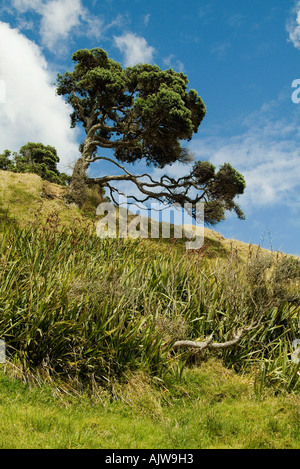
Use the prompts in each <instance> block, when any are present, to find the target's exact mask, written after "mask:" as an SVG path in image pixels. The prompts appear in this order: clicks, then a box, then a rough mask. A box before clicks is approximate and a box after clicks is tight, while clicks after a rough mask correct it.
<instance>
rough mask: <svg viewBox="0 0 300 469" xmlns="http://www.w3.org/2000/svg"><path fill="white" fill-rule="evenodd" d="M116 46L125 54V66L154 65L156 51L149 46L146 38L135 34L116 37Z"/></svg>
mask: <svg viewBox="0 0 300 469" xmlns="http://www.w3.org/2000/svg"><path fill="white" fill-rule="evenodd" d="M114 41H115V45H116V46H117V47H118V49H119V50H120V51H121V52H122V53H123V54H124V57H125V60H124V63H125V66H126V67H129V66H132V65H136V64H139V63H152V62H153V56H154V53H155V49H154V48H153V47H151V46H149V45H148V43H147V41H146V39H145V38H143V37H140V36H137V35H136V34H133V33H125V34H123V35H122V36H114Z"/></svg>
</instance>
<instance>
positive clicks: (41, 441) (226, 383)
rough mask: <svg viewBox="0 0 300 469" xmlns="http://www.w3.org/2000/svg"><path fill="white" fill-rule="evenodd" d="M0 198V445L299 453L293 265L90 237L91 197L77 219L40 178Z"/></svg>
mask: <svg viewBox="0 0 300 469" xmlns="http://www.w3.org/2000/svg"><path fill="white" fill-rule="evenodd" d="M0 187H1V213H0V236H1V237H0V259H1V268H0V277H1V282H0V338H1V339H4V340H5V342H6V349H7V363H6V364H4V365H0V366H1V368H2V369H1V373H2V374H1V376H0V384H1V389H2V394H1V393H0V406H1V407H0V412H1V417H2V419H5V420H7V418H8V416H9V418H8V421H9V422H10V423H9V425H7V426H6V427H5V428H4V427H1V428H0V446H2V447H16V445H20V447H30V446H32V447H43V446H44V447H46V446H47V445H50V447H89V446H90V447H107V448H108V447H114V445H115V447H124V448H130V447H141V448H142V447H147V446H148V447H150V448H155V447H157V448H161V447H168V448H172V447H174V448H186V447H188V446H187V445H193V446H191V447H199V448H200V447H201V448H203V447H283V445H286V446H287V447H297V445H298V446H299V435H300V432H299V425H298V424H297V423H296V421H295V420H293V417H292V414H293V412H295V408H296V406H297V405H299V402H300V401H299V399H300V397H299V391H300V379H299V378H300V377H299V373H300V367H299V364H297V363H295V361H293V360H291V357H292V354H293V352H294V349H293V341H294V340H296V339H298V338H300V337H299V324H300V322H299V306H300V289H299V283H300V264H299V260H298V259H296V258H293V257H291V256H285V255H282V254H281V255H279V254H278V253H271V252H269V251H266V250H262V249H260V248H259V247H257V246H248V245H245V244H244V243H239V242H238V241H230V240H225V239H224V238H223V237H221V236H220V235H219V234H218V233H216V232H214V231H212V230H206V239H205V246H204V249H201V250H200V251H198V252H189V251H186V250H185V249H184V246H183V243H182V242H181V243H176V242H174V241H172V240H170V241H168V240H165V241H164V242H162V241H159V240H143V239H137V240H131V239H124V240H122V239H99V238H98V237H97V236H96V232H95V226H94V224H95V219H94V216H93V213H95V208H96V206H97V202H98V199H97V197H96V196H95V194H92V193H91V194H90V196H91V197H90V201H89V205H88V204H87V206H86V207H85V209H84V210H83V211H80V210H78V209H77V208H76V207H74V206H72V207H70V206H67V205H65V203H64V192H65V191H66V189H65V188H62V187H60V186H56V185H53V184H50V183H44V182H43V181H42V180H41V179H40V178H39V177H38V176H35V175H31V174H29V175H28V174H14V173H8V172H0ZM237 332H241V339H240V340H239V341H238V342H237V343H236V344H235V345H233V346H230V347H228V348H227V347H226V348H216V349H209V347H207V348H206V349H205V350H204V351H199V350H198V351H197V350H194V349H189V348H180V349H174V344H175V343H176V342H177V341H181V340H191V341H196V342H197V341H201V342H203V341H205V340H206V339H207V338H208V337H211V342H210V343H213V344H223V343H224V342H230V341H231V340H232V339H233V338H234V337H235V336H236V334H237ZM16 380H17V381H16ZM20 382H23V383H25V384H22V385H21V384H20ZM28 386H30V388H28ZM37 387H38V388H37ZM30 389H31V391H30ZM37 396H40V400H39V398H37ZM45 396H46V397H45ZM18 401H19V402H20V405H19V404H18V403H16V402H18ZM22 402H27V404H26V409H27V410H26V412H25V413H24V410H23V409H22ZM57 402H60V403H61V407H60V408H59V409H60V410H57ZM78 402H80V407H79V408H78ZM90 406H93V409H94V411H95V416H94V418H92V417H91V408H90ZM54 409H56V410H54ZM66 409H67V410H66ZM76 409H77V410H76ZM78 409H79V410H78ZM37 412H42V413H43V415H47V416H48V417H49V418H47V419H45V418H43V417H39V418H38V417H35V416H34V415H35V414H36V413H37ZM103 412H104V415H106V416H107V424H106V425H105V424H104V422H103V418H102V417H101V413H102V414H103ZM232 414H234V415H235V417H234V418H232V417H230V419H229V418H228V415H231V416H232ZM245 415H246V416H247V422H248V426H246V425H245V423H243V416H245ZM117 418H119V419H121V420H120V421H122V425H121V424H120V428H119V429H118V428H116V425H115V421H116V419H117ZM2 419H1V420H2ZM142 419H144V420H145V425H144V424H143V423H142V422H141V420H142ZM17 421H18V423H17ZM47 422H48V423H47ZM66 422H67V423H66ZM68 422H69V423H68ZM28 425H29V426H31V433H29V434H28V433H26V432H25V429H26V426H28ZM125 426H127V427H128V426H129V427H130V426H131V429H130V431H128V432H127V433H126V434H125V435H123V434H122V428H125ZM13 428H14V429H16V428H17V430H18V431H17V433H18V439H17V440H16V441H15V440H14V438H13V437H11V435H12V434H15V435H16V431H15V430H14V431H12V429H13ZM59 428H64V432H63V434H61V437H59V436H57V431H58V429H59ZM136 428H138V432H137V430H136ZM200 429H201V431H200ZM254 429H255V432H254V433H255V434H254V433H253V430H254ZM150 430H151V431H150ZM118 432H119V433H118ZM199 432H200V433H199ZM137 433H138V434H139V435H141V437H140V438H138V437H137ZM196 435H198V439H197V438H196ZM199 435H201V437H199ZM46 437H47V438H46ZM279 438H280V441H279ZM197 445H198V446H197Z"/></svg>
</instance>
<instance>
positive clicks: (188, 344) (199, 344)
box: [172, 325, 257, 350]
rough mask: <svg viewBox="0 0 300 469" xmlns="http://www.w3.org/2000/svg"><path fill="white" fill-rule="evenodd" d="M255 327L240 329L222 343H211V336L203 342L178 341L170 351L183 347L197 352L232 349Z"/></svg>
mask: <svg viewBox="0 0 300 469" xmlns="http://www.w3.org/2000/svg"><path fill="white" fill-rule="evenodd" d="M256 327H257V325H256V326H250V327H247V328H242V329H240V330H239V331H238V332H237V333H236V334H235V335H234V336H233V338H232V340H229V341H227V342H223V343H218V342H216V343H215V342H212V337H213V334H212V335H211V336H209V338H208V339H207V340H205V341H204V342H193V341H191V340H178V341H177V342H175V344H173V346H172V349H173V350H176V349H179V348H183V347H190V348H196V349H199V350H204V349H206V348H208V349H211V350H224V349H227V348H230V347H233V346H234V345H236V344H238V343H239V341H240V340H241V338H242V337H243V335H244V333H245V332H248V331H250V330H252V329H254V328H256Z"/></svg>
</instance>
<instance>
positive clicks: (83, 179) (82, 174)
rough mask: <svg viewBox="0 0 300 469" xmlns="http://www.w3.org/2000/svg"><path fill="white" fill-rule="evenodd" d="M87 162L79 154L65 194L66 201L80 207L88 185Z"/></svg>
mask: <svg viewBox="0 0 300 469" xmlns="http://www.w3.org/2000/svg"><path fill="white" fill-rule="evenodd" d="M88 167H89V163H88V162H87V161H86V159H85V158H84V156H81V157H80V158H79V159H78V160H77V161H76V163H75V166H74V170H73V174H72V180H71V184H70V188H69V191H68V194H67V197H66V199H67V202H68V203H75V204H76V205H77V206H78V207H82V205H83V203H84V201H85V199H86V190H87V187H88V177H87V174H86V172H87V169H88Z"/></svg>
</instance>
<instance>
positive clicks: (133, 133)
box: [57, 48, 245, 224]
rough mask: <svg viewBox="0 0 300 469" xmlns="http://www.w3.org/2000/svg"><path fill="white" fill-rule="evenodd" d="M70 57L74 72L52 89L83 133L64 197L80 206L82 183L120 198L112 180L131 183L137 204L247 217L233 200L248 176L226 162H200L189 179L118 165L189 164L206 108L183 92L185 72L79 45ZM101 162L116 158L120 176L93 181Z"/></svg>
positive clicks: (212, 219) (215, 218)
mask: <svg viewBox="0 0 300 469" xmlns="http://www.w3.org/2000/svg"><path fill="white" fill-rule="evenodd" d="M72 60H73V61H74V63H75V65H74V69H73V71H71V72H66V73H65V74H63V75H58V77H57V94H58V95H61V96H65V99H66V102H67V103H68V104H70V105H71V106H72V108H73V112H72V114H71V126H72V127H75V126H76V124H80V125H82V126H83V128H84V130H85V133H86V137H85V140H84V141H83V143H82V144H81V147H80V151H81V156H80V158H79V159H78V160H77V161H76V163H75V166H74V170H73V175H72V181H71V184H70V191H69V201H72V202H75V203H76V204H77V205H79V206H81V205H82V203H83V201H84V197H85V193H86V190H87V187H88V186H89V185H90V184H93V183H98V184H99V185H100V186H101V187H103V188H107V189H108V190H109V191H110V195H111V198H112V200H113V201H114V202H116V203H117V201H116V200H115V194H116V193H117V192H119V193H120V191H118V189H117V188H116V182H118V181H130V182H132V183H133V184H135V186H136V187H137V188H138V189H139V191H140V193H141V194H142V196H141V197H136V196H135V197H133V196H132V200H135V201H140V202H146V201H148V200H150V199H156V200H159V201H162V202H167V203H177V204H179V205H181V206H183V205H184V204H185V203H187V202H188V203H192V204H196V203H197V202H201V201H203V202H205V218H206V221H207V222H208V223H210V224H215V223H217V222H219V221H220V220H222V219H224V218H225V211H226V210H234V211H235V212H236V213H237V215H238V217H239V218H244V214H243V212H242V211H241V209H240V208H239V206H238V205H237V204H236V203H235V201H234V199H235V197H236V196H238V195H239V194H242V193H243V191H244V189H245V181H244V178H243V176H242V175H241V174H240V173H238V172H237V171H236V170H235V169H234V168H232V166H231V165H230V164H229V163H226V164H224V165H223V166H221V168H220V169H219V170H216V168H215V167H214V166H213V165H212V164H211V163H209V162H203V161H199V162H195V163H194V166H193V168H192V170H191V172H190V174H188V175H186V176H183V177H180V178H178V179H174V178H171V177H169V176H167V175H164V176H162V177H161V178H159V180H154V179H153V178H152V177H151V176H150V174H147V173H145V174H140V175H137V174H133V172H130V171H129V170H128V169H126V168H125V166H124V165H123V164H122V163H132V164H133V163H135V162H137V161H140V160H144V161H145V162H146V163H147V165H148V166H151V165H152V166H154V167H159V168H164V167H165V166H167V165H171V164H172V163H175V162H181V163H187V162H191V160H192V158H191V154H190V152H189V150H188V149H187V148H186V146H184V142H185V141H190V140H191V138H192V136H193V134H194V133H196V132H197V131H198V128H199V126H200V124H201V122H202V120H203V118H204V116H205V114H206V107H205V105H204V103H203V101H202V99H201V97H200V96H199V95H198V93H197V92H196V91H195V90H193V89H191V90H188V89H187V85H188V79H187V77H186V75H184V74H183V73H178V72H175V71H174V70H172V69H168V70H161V69H160V68H159V67H158V66H156V65H149V64H140V65H136V66H133V67H128V68H125V69H124V68H122V66H121V65H120V64H119V63H117V62H115V61H113V60H111V59H109V58H108V55H107V53H106V52H105V51H104V50H102V49H99V48H95V49H92V50H87V49H82V50H78V51H77V52H75V53H74V54H73V56H72ZM99 148H103V149H110V150H111V153H112V156H111V157H110V156H109V157H108V156H106V154H105V155H104V154H102V155H101V154H99V153H97V151H98V149H99ZM98 160H102V161H105V160H106V161H109V162H111V163H113V164H114V165H115V167H116V168H118V170H119V171H120V174H117V175H115V174H110V175H109V174H107V175H104V176H102V177H99V178H94V179H91V178H90V177H88V176H87V170H88V168H89V166H90V164H91V163H93V162H95V161H98ZM192 194H193V195H192ZM126 195H127V196H128V194H126Z"/></svg>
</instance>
